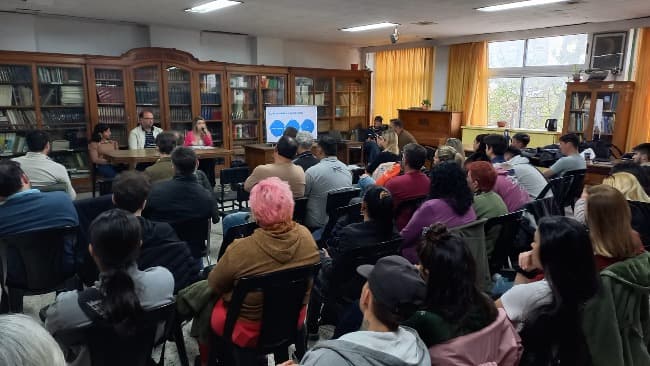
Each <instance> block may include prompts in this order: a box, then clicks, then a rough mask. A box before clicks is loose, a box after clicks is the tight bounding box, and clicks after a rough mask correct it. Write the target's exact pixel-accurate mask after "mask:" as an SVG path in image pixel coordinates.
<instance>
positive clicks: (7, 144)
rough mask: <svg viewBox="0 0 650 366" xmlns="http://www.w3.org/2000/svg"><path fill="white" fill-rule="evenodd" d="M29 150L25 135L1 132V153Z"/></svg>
mask: <svg viewBox="0 0 650 366" xmlns="http://www.w3.org/2000/svg"><path fill="white" fill-rule="evenodd" d="M25 151H27V144H25V136H20V135H16V134H15V133H13V132H10V133H0V153H2V154H16V153H23V152H25Z"/></svg>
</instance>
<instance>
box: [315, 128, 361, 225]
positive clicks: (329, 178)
mask: <svg viewBox="0 0 650 366" xmlns="http://www.w3.org/2000/svg"><path fill="white" fill-rule="evenodd" d="M336 148H337V142H336V140H335V139H334V138H332V137H329V136H323V137H321V138H320V139H319V140H318V149H317V153H316V156H317V157H319V158H320V162H319V163H318V164H316V165H314V166H312V167H311V168H309V169H307V171H306V172H305V196H306V197H308V198H309V200H308V201H307V212H306V217H305V224H306V225H307V227H309V228H312V229H313V228H321V227H323V226H325V225H326V224H327V220H328V215H327V212H326V208H327V194H328V192H330V191H333V190H336V189H340V188H346V187H352V173H350V170H348V167H347V166H346V165H345V164H343V163H342V162H340V161H339V159H338V158H337V157H336Z"/></svg>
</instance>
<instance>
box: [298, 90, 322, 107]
mask: <svg viewBox="0 0 650 366" xmlns="http://www.w3.org/2000/svg"><path fill="white" fill-rule="evenodd" d="M328 96H329V94H326V93H316V94H311V93H306V92H300V93H296V104H306V105H326V103H325V101H326V99H327V97H328Z"/></svg>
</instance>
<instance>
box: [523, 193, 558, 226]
mask: <svg viewBox="0 0 650 366" xmlns="http://www.w3.org/2000/svg"><path fill="white" fill-rule="evenodd" d="M522 209H523V210H525V211H526V212H529V213H530V214H531V215H532V216H533V217H534V218H535V222H539V219H541V218H542V217H544V216H551V215H562V214H563V212H564V210H563V209H561V208H560V206H558V204H557V202H556V200H555V197H546V198H538V199H536V200H534V201H530V202H528V203H527V204H525V205H524V206H523V207H522Z"/></svg>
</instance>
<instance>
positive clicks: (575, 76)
mask: <svg viewBox="0 0 650 366" xmlns="http://www.w3.org/2000/svg"><path fill="white" fill-rule="evenodd" d="M581 72H582V70H580V68H579V67H578V65H573V81H575V82H579V81H581V80H582V74H581Z"/></svg>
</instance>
